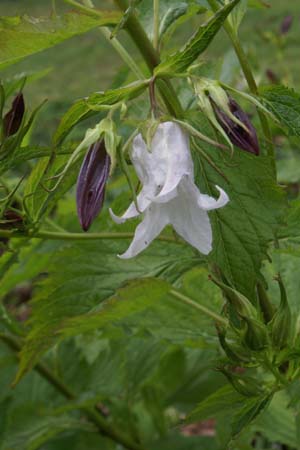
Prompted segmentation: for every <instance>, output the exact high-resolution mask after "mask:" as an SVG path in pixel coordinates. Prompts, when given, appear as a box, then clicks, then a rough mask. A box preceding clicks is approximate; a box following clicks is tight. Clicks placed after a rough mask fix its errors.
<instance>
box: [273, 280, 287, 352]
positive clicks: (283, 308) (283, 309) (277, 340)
mask: <svg viewBox="0 0 300 450" xmlns="http://www.w3.org/2000/svg"><path fill="white" fill-rule="evenodd" d="M277 281H278V283H279V288H280V294H281V300H280V305H279V308H278V310H277V311H276V313H275V314H274V317H273V319H272V321H271V322H270V327H271V336H272V343H273V345H274V347H276V348H279V349H280V348H283V347H284V346H285V345H286V344H287V342H288V340H289V337H290V335H291V323H292V314H291V310H290V307H289V304H288V300H287V295H286V291H285V288H284V285H283V283H282V280H281V278H280V277H279V276H278V278H277Z"/></svg>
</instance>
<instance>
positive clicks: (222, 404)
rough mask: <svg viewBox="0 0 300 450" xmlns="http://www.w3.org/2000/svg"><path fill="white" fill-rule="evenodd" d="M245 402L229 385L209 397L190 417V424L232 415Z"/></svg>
mask: <svg viewBox="0 0 300 450" xmlns="http://www.w3.org/2000/svg"><path fill="white" fill-rule="evenodd" d="M244 400H245V397H243V396H242V395H241V394H239V393H238V392H237V391H235V390H234V389H233V387H232V386H231V385H229V384H227V385H225V386H222V387H221V388H219V389H217V390H216V391H215V392H214V393H213V394H211V395H209V396H207V397H206V398H205V399H204V400H203V401H202V402H201V403H199V405H198V406H197V407H196V408H195V409H194V410H193V411H192V412H191V414H190V415H189V416H188V419H187V421H188V422H197V421H201V420H205V419H212V418H215V417H216V416H218V415H222V414H231V413H232V412H233V411H234V410H235V409H236V408H238V407H240V405H241V404H242V403H243V401H244Z"/></svg>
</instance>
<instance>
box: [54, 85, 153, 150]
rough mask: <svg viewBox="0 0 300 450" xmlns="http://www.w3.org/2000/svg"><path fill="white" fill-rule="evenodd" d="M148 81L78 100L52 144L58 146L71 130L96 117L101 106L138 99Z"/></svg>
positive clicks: (68, 112) (67, 113)
mask: <svg viewBox="0 0 300 450" xmlns="http://www.w3.org/2000/svg"><path fill="white" fill-rule="evenodd" d="M148 84H149V83H148V81H138V82H135V83H132V84H129V85H128V86H123V87H120V88H118V89H110V90H107V91H105V92H96V93H94V94H92V95H90V96H89V97H87V98H86V99H85V100H79V101H78V102H76V103H75V104H74V105H72V106H71V108H70V109H69V110H68V111H67V112H66V113H65V115H64V116H63V118H62V119H61V122H60V124H59V126H58V128H57V130H56V132H55V135H54V138H53V142H54V144H55V145H59V144H60V143H61V142H62V141H63V140H64V139H65V137H66V136H67V135H68V133H69V132H70V131H71V130H72V128H73V127H74V126H75V125H76V124H77V123H79V122H81V121H82V120H84V119H87V118H88V117H91V116H93V115H96V114H97V113H99V111H101V108H102V107H103V106H111V105H114V104H116V103H118V102H121V101H128V100H132V99H134V98H135V97H138V96H139V95H140V94H141V93H142V92H143V91H144V90H145V89H146V87H147V85H148Z"/></svg>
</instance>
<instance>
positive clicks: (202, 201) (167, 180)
mask: <svg viewBox="0 0 300 450" xmlns="http://www.w3.org/2000/svg"><path fill="white" fill-rule="evenodd" d="M131 159H132V162H133V165H134V167H135V170H136V173H137V175H138V177H139V179H140V181H141V183H142V185H143V188H142V190H141V192H140V193H139V195H138V196H137V204H138V209H139V211H138V210H137V209H136V207H135V204H134V203H131V205H130V206H129V208H128V209H127V211H126V212H125V213H124V214H123V216H122V217H118V216H116V215H115V214H114V213H113V212H112V211H111V210H110V214H111V216H112V218H113V220H114V221H115V222H117V223H122V222H124V221H126V220H127V219H131V218H133V217H136V216H139V215H141V214H143V216H144V218H143V221H142V222H141V223H140V224H139V225H138V226H137V228H136V230H135V235H134V238H133V240H132V242H131V244H130V246H129V248H128V250H127V251H126V252H125V253H123V255H120V258H124V259H127V258H132V257H134V256H136V255H138V254H139V253H140V252H142V251H143V250H144V249H145V248H146V247H148V245H149V244H150V243H151V242H152V241H153V239H155V238H156V236H158V235H159V234H160V232H161V231H162V230H163V228H165V226H166V225H169V224H171V225H172V226H173V228H174V229H175V231H176V232H177V233H178V234H179V236H181V237H182V238H183V239H184V240H185V241H187V242H188V243H189V244H191V245H192V246H193V247H195V248H196V249H197V250H199V252H201V253H203V254H205V255H207V254H208V253H209V252H210V251H211V250H212V229H211V224H210V220H209V217H208V214H207V211H209V210H212V209H216V208H221V207H222V206H224V205H226V203H227V202H228V201H229V198H228V196H227V194H226V192H224V191H223V189H221V188H220V187H219V186H216V188H217V189H218V191H219V192H220V196H219V198H218V200H216V199H214V198H213V197H210V196H209V195H206V194H201V192H200V191H199V189H198V187H197V186H196V185H195V183H194V165H193V160H192V157H191V153H190V148H189V138H188V135H187V134H186V133H185V132H184V131H183V130H182V129H181V128H180V126H179V125H178V124H177V123H175V122H164V123H161V124H160V125H159V126H158V127H157V129H156V132H155V135H154V137H153V140H152V142H151V149H150V151H149V150H148V149H147V146H146V143H145V142H144V140H143V138H142V135H141V134H139V135H138V136H136V138H135V139H134V141H133V148H132V154H131Z"/></svg>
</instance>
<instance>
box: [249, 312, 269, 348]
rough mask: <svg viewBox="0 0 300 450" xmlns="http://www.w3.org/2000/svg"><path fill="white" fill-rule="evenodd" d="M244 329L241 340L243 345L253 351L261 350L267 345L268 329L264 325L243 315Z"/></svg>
mask: <svg viewBox="0 0 300 450" xmlns="http://www.w3.org/2000/svg"><path fill="white" fill-rule="evenodd" d="M244 320H245V322H246V331H245V333H244V338H243V341H244V343H245V345H246V346H247V347H248V348H249V349H250V350H253V351H255V352H258V351H261V350H263V349H264V348H266V347H267V346H268V330H267V328H266V326H265V325H264V324H263V323H261V322H259V321H258V320H255V319H250V318H248V317H244Z"/></svg>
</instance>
